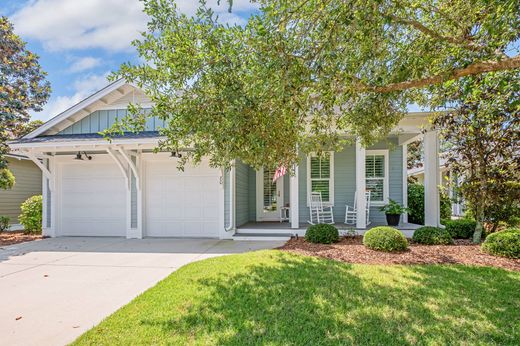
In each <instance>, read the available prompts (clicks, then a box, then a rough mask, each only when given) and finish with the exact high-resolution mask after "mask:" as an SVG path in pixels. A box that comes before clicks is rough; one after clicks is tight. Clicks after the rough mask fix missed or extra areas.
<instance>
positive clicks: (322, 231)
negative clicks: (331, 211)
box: [305, 224, 339, 244]
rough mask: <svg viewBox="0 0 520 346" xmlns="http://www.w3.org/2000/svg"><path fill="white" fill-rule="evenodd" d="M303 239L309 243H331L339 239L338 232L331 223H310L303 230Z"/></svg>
mask: <svg viewBox="0 0 520 346" xmlns="http://www.w3.org/2000/svg"><path fill="white" fill-rule="evenodd" d="M305 240H307V241H308V242H311V243H318V244H332V243H335V242H337V241H338V240H339V232H338V229H337V228H336V227H334V226H332V225H327V224H318V225H312V226H310V227H309V228H307V231H306V232H305Z"/></svg>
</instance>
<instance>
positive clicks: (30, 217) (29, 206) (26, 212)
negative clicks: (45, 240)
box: [18, 195, 42, 233]
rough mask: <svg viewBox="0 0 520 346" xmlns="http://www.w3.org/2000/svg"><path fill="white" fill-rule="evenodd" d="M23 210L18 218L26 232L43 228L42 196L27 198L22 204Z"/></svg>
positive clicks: (34, 231)
mask: <svg viewBox="0 0 520 346" xmlns="http://www.w3.org/2000/svg"><path fill="white" fill-rule="evenodd" d="M20 209H21V210H22V212H21V214H20V216H18V220H19V221H20V223H21V224H22V225H23V228H24V230H25V231H26V232H32V233H37V232H38V231H41V229H42V196H41V195H37V196H32V197H29V198H27V200H26V201H25V202H23V203H22V205H21V206H20Z"/></svg>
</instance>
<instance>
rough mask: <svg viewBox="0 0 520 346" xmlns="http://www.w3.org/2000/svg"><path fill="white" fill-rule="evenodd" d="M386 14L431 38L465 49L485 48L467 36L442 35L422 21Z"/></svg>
mask: <svg viewBox="0 0 520 346" xmlns="http://www.w3.org/2000/svg"><path fill="white" fill-rule="evenodd" d="M386 15H387V16H388V17H389V18H392V19H393V20H394V21H396V22H398V23H401V24H405V25H410V26H413V27H414V28H416V29H417V30H419V31H420V32H422V33H423V34H426V35H428V36H431V37H433V38H436V39H438V40H441V41H446V42H449V43H453V44H456V45H460V46H463V47H465V48H467V49H470V50H472V51H480V50H482V49H484V48H485V47H483V46H480V45H477V44H475V43H474V42H472V41H471V39H468V38H460V37H451V36H443V35H441V34H439V33H438V32H436V31H434V30H432V29H430V28H428V27H426V26H424V25H423V24H422V23H420V22H418V21H416V20H409V19H404V18H400V17H398V16H396V15H394V14H391V13H387V14H386Z"/></svg>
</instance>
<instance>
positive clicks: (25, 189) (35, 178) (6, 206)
mask: <svg viewBox="0 0 520 346" xmlns="http://www.w3.org/2000/svg"><path fill="white" fill-rule="evenodd" d="M6 159H7V165H8V167H9V170H10V171H11V172H12V173H13V175H14V177H15V185H14V186H13V188H11V189H8V190H3V189H0V216H7V217H8V218H9V224H10V227H9V229H10V230H22V229H23V226H22V225H20V223H19V221H18V216H19V215H20V212H21V210H20V206H21V204H22V203H23V202H24V201H25V200H26V199H27V198H29V197H31V196H34V195H41V194H42V172H41V170H40V168H38V166H36V165H35V164H34V162H33V161H32V160H30V159H29V158H27V157H26V156H23V155H17V154H15V153H10V154H7V155H6Z"/></svg>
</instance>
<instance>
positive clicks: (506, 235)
mask: <svg viewBox="0 0 520 346" xmlns="http://www.w3.org/2000/svg"><path fill="white" fill-rule="evenodd" d="M481 249H482V251H484V252H487V253H488V254H491V255H495V256H502V257H509V258H520V228H510V229H506V230H504V231H500V232H496V233H491V234H490V235H488V236H487V237H486V240H485V241H484V243H483V244H482V246H481Z"/></svg>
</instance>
